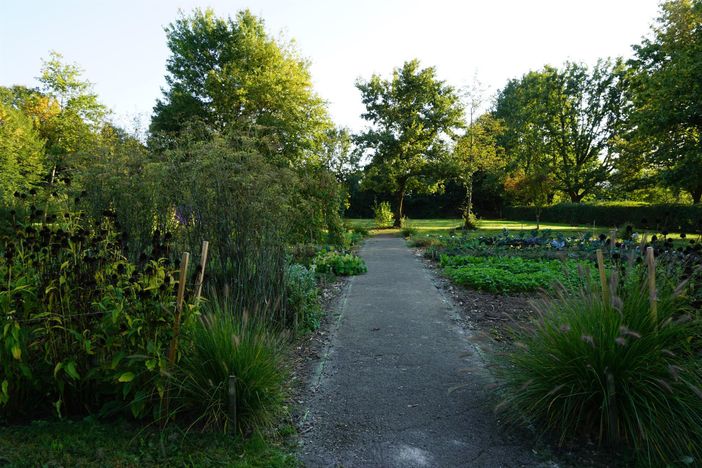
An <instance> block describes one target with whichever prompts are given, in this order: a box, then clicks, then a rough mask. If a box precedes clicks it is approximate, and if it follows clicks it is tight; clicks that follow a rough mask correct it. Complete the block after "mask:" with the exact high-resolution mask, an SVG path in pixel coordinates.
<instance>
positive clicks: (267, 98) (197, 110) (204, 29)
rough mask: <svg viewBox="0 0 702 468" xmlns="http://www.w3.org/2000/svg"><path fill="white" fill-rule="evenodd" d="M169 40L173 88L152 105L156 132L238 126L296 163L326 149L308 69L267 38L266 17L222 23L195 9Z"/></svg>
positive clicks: (323, 121)
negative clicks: (322, 147)
mask: <svg viewBox="0 0 702 468" xmlns="http://www.w3.org/2000/svg"><path fill="white" fill-rule="evenodd" d="M166 35H167V38H168V47H169V49H170V50H171V56H170V57H169V59H168V62H167V66H166V68H167V71H168V74H167V76H166V82H167V83H168V87H167V89H165V90H164V92H163V93H164V95H163V98H162V99H160V100H159V101H158V102H157V104H156V106H155V107H154V113H153V117H152V121H151V131H152V132H153V133H154V134H157V135H158V134H164V133H165V134H167V135H170V136H177V135H179V134H180V133H181V132H182V131H183V130H184V129H186V128H191V127H196V128H199V129H201V130H202V131H203V132H204V133H206V134H211V133H224V132H225V131H226V130H227V129H229V128H230V127H232V126H234V127H235V128H236V129H237V132H238V133H241V131H242V129H243V130H246V131H248V132H251V133H252V134H254V135H255V136H256V138H257V139H258V140H259V141H260V142H265V145H261V148H260V149H262V150H264V149H265V151H266V153H268V154H269V155H271V156H279V157H281V158H280V159H281V160H283V161H286V162H292V163H297V162H299V161H301V160H305V159H306V158H308V157H309V156H310V154H312V153H314V152H317V151H318V150H319V149H320V148H321V144H322V142H323V141H324V136H325V132H326V131H327V130H328V128H329V127H330V125H329V119H328V116H327V113H326V108H325V105H324V102H323V101H322V100H321V99H320V98H319V97H318V96H317V95H316V94H315V93H314V92H313V90H312V81H311V78H310V73H309V70H308V63H307V62H306V61H305V60H303V59H302V58H300V56H299V55H298V53H297V52H296V51H295V49H294V48H293V47H292V45H291V44H289V43H284V42H282V41H277V40H275V39H273V38H271V37H269V36H268V34H267V33H266V31H265V28H264V24H263V21H262V20H261V19H259V18H257V17H256V16H254V15H252V14H251V13H250V12H249V11H248V10H245V11H241V12H240V13H238V14H237V15H236V18H234V19H232V18H227V19H222V18H218V17H216V16H215V14H214V12H213V11H212V10H209V9H207V10H204V11H203V10H199V9H198V10H195V11H194V12H193V13H192V14H191V15H189V16H186V15H181V17H180V18H178V19H177V20H176V21H175V22H174V23H172V24H170V25H169V26H168V27H167V28H166Z"/></svg>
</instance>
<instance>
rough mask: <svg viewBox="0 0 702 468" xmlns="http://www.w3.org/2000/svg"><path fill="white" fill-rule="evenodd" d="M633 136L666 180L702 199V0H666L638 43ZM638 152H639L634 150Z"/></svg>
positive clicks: (645, 159)
mask: <svg viewBox="0 0 702 468" xmlns="http://www.w3.org/2000/svg"><path fill="white" fill-rule="evenodd" d="M634 52H635V56H634V58H633V59H632V60H631V61H630V62H629V65H630V67H631V71H632V74H631V75H632V76H631V86H630V90H629V91H630V97H631V101H632V104H633V105H632V109H631V117H630V119H631V121H630V134H629V135H628V137H629V139H630V140H631V141H633V142H634V148H635V151H637V152H639V153H640V154H642V155H643V158H642V160H643V162H644V163H648V164H649V165H651V166H652V167H654V168H656V169H658V170H659V171H660V175H661V177H660V180H661V181H662V182H663V183H664V184H665V185H667V186H669V187H671V188H675V189H682V190H685V191H687V192H688V193H690V194H691V196H692V198H693V200H694V202H695V203H699V202H700V200H701V199H702V1H700V0H675V1H668V2H665V3H663V4H662V5H661V14H660V16H659V17H658V19H657V21H656V23H655V25H654V26H653V28H652V35H651V37H649V38H646V39H644V40H643V41H642V43H641V44H639V45H637V46H635V47H634ZM634 156H636V155H634Z"/></svg>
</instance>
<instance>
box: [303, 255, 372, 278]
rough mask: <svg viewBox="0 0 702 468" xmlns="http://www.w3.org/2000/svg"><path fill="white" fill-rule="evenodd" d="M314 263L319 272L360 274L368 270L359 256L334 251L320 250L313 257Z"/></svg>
mask: <svg viewBox="0 0 702 468" xmlns="http://www.w3.org/2000/svg"><path fill="white" fill-rule="evenodd" d="M314 264H315V268H316V271H317V272H319V273H333V274H335V275H339V276H353V275H360V274H362V273H365V272H366V271H368V268H367V267H366V262H364V261H363V259H362V258H361V257H359V256H357V255H353V254H348V253H347V254H340V253H339V252H335V251H329V252H320V253H319V254H318V255H317V257H315V261H314Z"/></svg>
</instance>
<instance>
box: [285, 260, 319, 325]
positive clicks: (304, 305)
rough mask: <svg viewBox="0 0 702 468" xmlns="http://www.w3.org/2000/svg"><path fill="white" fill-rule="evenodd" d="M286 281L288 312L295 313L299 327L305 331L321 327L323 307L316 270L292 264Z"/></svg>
mask: <svg viewBox="0 0 702 468" xmlns="http://www.w3.org/2000/svg"><path fill="white" fill-rule="evenodd" d="M286 283H287V296H286V299H287V307H288V312H289V313H292V314H294V316H295V322H296V323H297V327H298V328H299V329H301V330H303V331H305V330H309V331H313V330H316V329H317V328H319V324H320V320H321V316H322V308H321V307H320V304H319V297H318V295H317V281H316V279H315V276H314V272H313V271H311V270H309V269H308V268H307V267H305V266H304V265H299V264H293V265H290V266H289V267H288V270H287V272H286Z"/></svg>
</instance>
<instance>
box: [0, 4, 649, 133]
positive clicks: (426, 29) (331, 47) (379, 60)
mask: <svg viewBox="0 0 702 468" xmlns="http://www.w3.org/2000/svg"><path fill="white" fill-rule="evenodd" d="M208 6H209V7H212V8H213V9H214V10H215V11H216V12H217V13H218V14H219V15H222V16H226V15H232V16H233V15H234V14H235V13H236V12H237V11H238V10H240V9H243V8H249V9H251V10H252V11H253V13H255V14H257V15H259V16H261V17H262V18H263V19H264V20H265V22H266V26H267V29H268V31H269V32H270V33H271V34H273V35H275V36H278V35H280V34H282V35H283V36H284V37H286V38H289V39H294V40H295V42H296V44H297V47H298V49H299V50H300V52H301V53H302V55H303V56H305V57H307V58H308V59H309V60H310V61H311V62H312V65H311V72H312V76H313V79H314V83H315V89H316V91H317V92H318V93H319V94H320V95H321V96H322V97H323V98H324V99H325V100H327V101H328V103H329V109H330V112H331V114H332V117H333V118H334V120H335V121H336V122H337V123H338V124H340V125H345V126H348V127H351V128H352V129H359V128H361V127H362V124H363V122H362V121H361V120H360V117H359V115H360V113H361V111H362V107H361V104H360V96H359V94H358V91H357V90H356V89H355V87H354V81H355V80H356V79H357V78H358V77H362V78H368V77H369V76H370V75H371V74H372V73H381V74H384V75H388V74H389V73H390V72H391V70H392V69H393V68H394V67H397V66H399V65H401V64H402V63H403V62H404V61H405V60H408V59H411V58H414V57H416V58H419V59H420V60H421V61H422V63H423V64H424V65H432V66H436V67H437V70H438V73H439V76H440V77H441V78H442V79H445V80H446V81H448V82H449V83H450V84H452V85H454V86H456V87H461V86H465V85H468V84H469V83H470V82H471V81H472V79H473V77H474V76H475V75H476V73H477V76H478V77H479V79H480V81H481V82H483V83H484V84H485V85H487V86H488V87H489V90H490V91H489V94H490V93H494V92H495V91H497V90H498V89H499V88H500V87H502V86H503V85H504V84H505V82H506V81H507V80H508V79H509V78H514V77H517V76H520V75H522V74H523V73H525V72H527V71H528V70H531V69H537V68H540V67H542V66H543V65H545V64H551V65H559V64H561V63H563V62H564V61H566V60H572V61H582V62H586V63H593V62H594V61H595V60H596V59H597V58H598V57H608V56H619V55H623V56H629V55H630V54H631V45H632V44H635V43H638V42H639V40H640V38H641V36H643V35H645V34H647V33H648V30H649V25H650V24H651V23H652V21H653V19H654V18H655V17H656V15H657V10H658V8H657V2H656V1H655V0H608V1H606V0H587V1H586V0H577V1H576V0H560V1H559V0H528V1H527V0H492V1H487V0H481V1H468V0H465V1H459V0H424V1H419V0H353V1H352V0H345V1H336V0H327V1H324V0H297V1H283V0H260V1H248V2H246V1H236V0H228V1H226V0H221V1H219V0H210V1H190V0H188V1H185V0H170V1H168V0H141V1H136V0H123V1H104V0H53V1H39V0H0V85H4V86H7V85H12V84H25V85H30V86H34V85H36V81H35V77H36V76H37V75H38V74H39V69H40V67H41V58H46V57H47V56H48V53H49V51H50V50H56V51H57V52H60V53H61V54H63V55H64V58H65V60H67V61H69V62H75V63H77V64H78V65H79V66H80V67H81V68H82V69H83V70H84V76H85V77H86V78H87V79H88V80H90V81H91V82H93V83H94V84H95V90H96V92H97V93H98V95H99V96H100V99H101V101H102V102H103V103H105V104H106V105H107V106H109V107H110V108H111V109H112V110H113V111H114V119H115V120H116V121H117V122H118V123H122V124H125V125H126V124H128V122H130V121H131V120H132V119H133V118H134V117H140V118H141V120H142V124H146V123H148V119H149V116H150V113H151V109H152V107H153V105H154V102H155V100H156V98H157V97H159V96H160V87H162V86H163V85H164V83H165V80H164V78H163V76H164V73H165V62H166V58H167V57H168V49H167V47H166V40H165V35H164V32H163V27H164V26H165V25H167V24H168V23H170V22H171V21H173V20H174V19H175V18H176V16H177V13H178V10H179V9H182V10H184V11H186V12H187V11H190V10H192V9H193V8H195V7H203V8H204V7H208Z"/></svg>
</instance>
